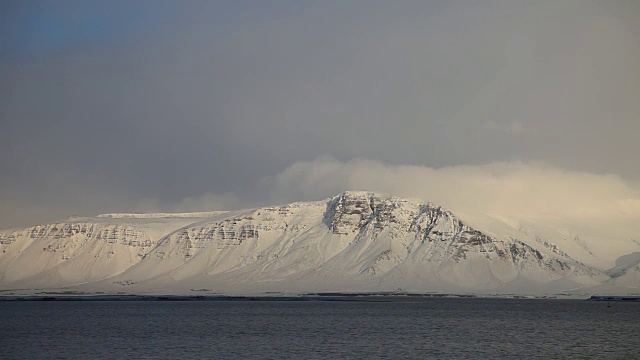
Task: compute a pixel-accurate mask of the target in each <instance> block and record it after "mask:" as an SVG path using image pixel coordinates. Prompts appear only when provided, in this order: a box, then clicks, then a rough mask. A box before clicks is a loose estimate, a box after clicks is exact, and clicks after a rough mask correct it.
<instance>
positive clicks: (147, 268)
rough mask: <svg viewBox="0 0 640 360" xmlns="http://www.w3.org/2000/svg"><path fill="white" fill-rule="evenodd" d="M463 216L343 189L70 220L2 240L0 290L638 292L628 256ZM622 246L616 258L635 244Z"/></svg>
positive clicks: (633, 265)
mask: <svg viewBox="0 0 640 360" xmlns="http://www.w3.org/2000/svg"><path fill="white" fill-rule="evenodd" d="M469 218H470V219H473V221H472V222H473V223H474V224H477V225H479V226H476V227H472V226H470V225H468V224H467V223H466V222H464V221H462V220H461V219H460V218H458V217H457V216H456V215H454V214H453V213H452V212H450V211H448V210H446V209H443V208H442V207H439V206H436V205H433V204H431V203H425V202H423V201H420V200H414V199H402V198H396V197H388V196H383V195H379V194H375V193H367V192H346V193H343V194H340V195H338V196H335V197H333V198H331V199H327V200H326V201H319V202H307V203H293V204H288V205H283V206H277V207H264V208H259V209H255V210H250V211H244V212H243V211H241V212H233V213H232V212H229V213H224V212H214V213H198V214H178V215H170V214H146V215H135V216H134V215H117V214H111V215H105V216H101V217H97V218H81V219H69V220H68V221H65V222H60V223H56V224H48V225H43V226H36V227H31V228H27V229H19V230H14V231H5V232H2V233H0V243H1V244H0V274H1V277H0V288H2V289H15V288H36V287H40V288H43V287H48V288H61V287H67V286H75V287H74V288H77V289H86V290H92V291H109V292H118V291H126V292H141V293H142V292H144V293H149V292H154V293H189V292H191V291H192V289H201V290H202V289H208V291H211V292H224V293H235V294H247V293H261V292H267V291H278V292H296V293H300V292H319V291H353V292H361V291H395V290H397V289H402V290H405V291H411V292H433V291H436V292H475V293H553V292H558V291H570V290H572V289H580V288H584V289H587V288H590V287H595V286H599V285H601V284H609V287H610V288H612V289H615V291H618V292H633V291H640V290H638V289H637V288H638V287H640V284H638V276H637V275H636V273H637V271H636V266H637V259H636V257H635V256H632V257H630V258H628V259H627V258H625V259H626V260H625V259H623V260H624V261H621V262H620V264H619V267H620V269H619V271H618V272H616V271H614V270H611V271H606V270H609V268H606V267H603V266H600V265H602V264H606V261H604V260H602V259H599V258H598V257H597V254H591V255H588V256H587V255H585V251H584V248H585V247H587V246H576V242H575V241H573V240H571V241H562V242H557V243H554V242H550V241H549V240H547V239H546V238H542V237H540V236H539V235H538V234H537V233H536V234H533V232H532V231H531V230H529V231H527V229H525V228H523V227H522V226H520V227H518V228H515V227H514V226H511V225H509V224H507V223H505V222H501V221H499V220H496V219H494V218H482V219H481V218H480V217H475V218H471V217H469ZM479 219H481V220H479ZM529 232H531V233H532V234H531V235H530V234H529ZM624 246H626V247H621V248H620V249H621V250H620V252H621V254H620V255H619V256H623V255H625V254H627V253H628V252H627V253H624V252H625V251H627V248H630V247H633V244H631V245H629V244H626V243H625V244H624ZM587 248H588V247H587ZM611 256H613V255H611ZM585 260H587V261H585ZM612 267H613V266H612ZM621 272H622V274H621ZM573 291H575V290H573Z"/></svg>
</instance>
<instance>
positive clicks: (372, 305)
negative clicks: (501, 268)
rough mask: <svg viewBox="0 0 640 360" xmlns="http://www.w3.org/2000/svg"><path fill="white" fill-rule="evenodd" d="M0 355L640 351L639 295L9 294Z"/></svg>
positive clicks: (455, 355) (629, 355)
mask: <svg viewBox="0 0 640 360" xmlns="http://www.w3.org/2000/svg"><path fill="white" fill-rule="evenodd" d="M0 358H1V359H516V358H518V359H576V358H579V359H587V358H593V359H640V303H637V302H636V303H633V302H611V303H607V302H602V301H585V300H554V299H495V298H420V299H415V300H413V299H393V298H389V299H373V300H372V299H369V300H366V301H354V300H353V299H331V300H330V301H329V300H326V299H325V300H314V299H311V300H306V301H279V300H268V301H267V300H255V299H254V300H236V301H3V302H0Z"/></svg>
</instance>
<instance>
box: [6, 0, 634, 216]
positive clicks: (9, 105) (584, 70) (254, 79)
mask: <svg viewBox="0 0 640 360" xmlns="http://www.w3.org/2000/svg"><path fill="white" fill-rule="evenodd" d="M639 99H640V2H638V1H635V0H610V1H596V0H562V1H555V0H553V1H551V0H541V1H519V0H501V1H498V0H482V1H476V0H466V1H424V0H422V1H413V0H406V1H404V0H398V1H378V0H366V1H360V0H352V1H338V0H335V1H334V0H326V1H311V0H304V1H300V0H298V1H293V0H280V1H275V0H273V1H269V0H228V1H225V0H220V1H197V0H187V1H178V0H175V1H163V0H154V1H151V0H140V1H134V2H132V1H125V0H112V1H107V2H105V1H98V0H77V1H73V0H58V1H53V0H49V1H48V0H29V1H18V0H15V1H12V0H7V1H3V2H2V3H1V4H0V227H13V226H24V225H29V224H34V223H38V222H42V221H49V220H53V219H61V218H65V217H67V216H70V215H95V214H98V213H106V212H142V211H204V210H219V209H231V208H233V209H235V208H248V207H252V206H258V205H263V204H273V203H284V202H288V201H306V200H320V199H323V198H325V197H328V196H331V195H334V194H336V193H338V192H341V191H344V190H372V191H381V192H386V193H391V194H397V195H402V196H416V197H421V198H425V199H427V200H432V201H437V202H439V203H442V204H443V205H447V206H451V207H452V208H454V209H461V210H465V211H468V210H470V209H471V210H477V211H484V212H503V213H504V212H513V211H516V210H519V211H524V210H522V209H527V210H526V212H537V213H545V212H553V213H556V214H559V215H562V216H576V217H581V218H583V219H587V218H589V219H591V218H593V217H598V216H603V213H606V214H611V213H614V214H616V216H627V217H631V218H633V219H636V218H635V217H636V216H637V219H640V200H639V199H640V165H639V164H640V162H639V161H638V156H639V154H640V141H639V140H640V139H639V134H640V101H639ZM595 209H599V210H598V211H596V210H595Z"/></svg>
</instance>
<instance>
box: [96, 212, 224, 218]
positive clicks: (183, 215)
mask: <svg viewBox="0 0 640 360" xmlns="http://www.w3.org/2000/svg"><path fill="white" fill-rule="evenodd" d="M227 212H228V211H201V212H187V213H142V214H135V213H115V214H100V215H98V216H96V217H99V218H111V219H156V218H174V217H180V218H206V217H216V216H220V215H222V214H225V213H227Z"/></svg>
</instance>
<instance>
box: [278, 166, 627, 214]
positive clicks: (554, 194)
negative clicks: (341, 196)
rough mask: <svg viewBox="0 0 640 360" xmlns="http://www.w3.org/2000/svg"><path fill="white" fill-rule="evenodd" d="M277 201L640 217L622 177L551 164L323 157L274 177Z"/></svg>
mask: <svg viewBox="0 0 640 360" xmlns="http://www.w3.org/2000/svg"><path fill="white" fill-rule="evenodd" d="M272 186H273V190H272V191H273V193H272V197H273V199H274V200H281V201H293V200H299V199H314V198H315V199H319V198H323V197H327V196H331V195H333V194H336V193H338V192H341V191H344V190H367V191H379V192H383V193H387V194H392V195H397V196H404V197H416V198H421V199H425V200H428V201H432V202H434V203H436V204H438V205H442V206H445V207H448V208H450V209H451V210H454V211H456V210H457V211H464V212H478V213H484V214H489V215H499V216H510V217H536V216H557V217H562V218H566V219H568V220H585V221H609V220H614V219H618V220H620V219H627V220H628V219H638V220H640V191H639V188H638V186H637V185H636V184H631V183H628V182H626V181H625V180H623V179H622V178H620V177H618V176H616V175H599V174H592V173H585V172H575V171H567V170H563V169H560V168H557V167H553V166H550V165H546V164H543V163H523V162H498V163H491V164H487V165H481V166H454V167H446V168H438V169H434V168H429V167H423V166H411V165H387V164H383V163H380V162H376V161H370V160H353V161H348V162H342V161H338V160H336V159H334V158H331V157H322V158H318V159H316V160H314V161H303V162H297V163H295V164H293V165H291V166H290V167H288V168H287V169H286V170H285V171H283V172H282V173H280V174H279V175H278V176H277V177H276V178H275V179H274V180H273V184H272Z"/></svg>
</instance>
